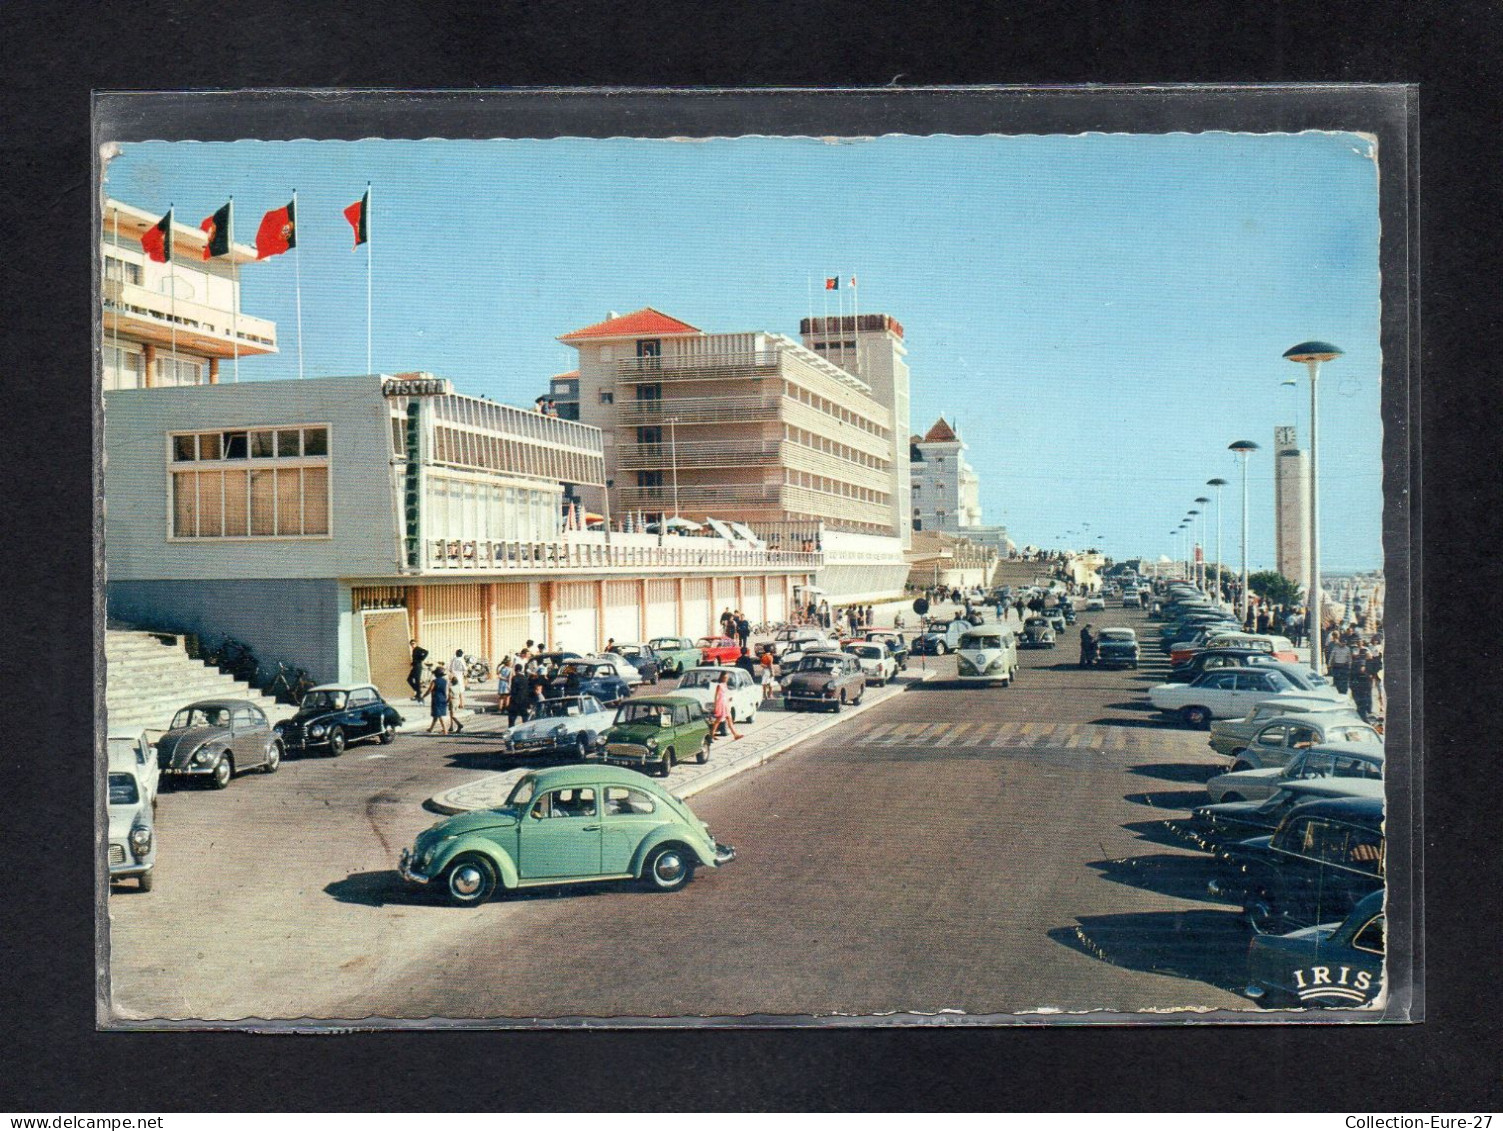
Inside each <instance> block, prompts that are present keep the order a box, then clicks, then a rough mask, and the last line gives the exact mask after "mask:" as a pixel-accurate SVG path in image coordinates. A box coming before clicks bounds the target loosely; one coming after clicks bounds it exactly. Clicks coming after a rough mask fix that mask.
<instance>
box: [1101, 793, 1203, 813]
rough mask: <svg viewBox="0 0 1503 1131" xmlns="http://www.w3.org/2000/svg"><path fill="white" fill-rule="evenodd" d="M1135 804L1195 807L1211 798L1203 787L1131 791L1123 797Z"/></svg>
mask: <svg viewBox="0 0 1503 1131" xmlns="http://www.w3.org/2000/svg"><path fill="white" fill-rule="evenodd" d="M1122 800H1123V801H1131V802H1132V803H1133V804H1134V805H1147V806H1149V807H1150V808H1152V809H1193V808H1195V806H1197V805H1204V804H1205V803H1206V802H1207V801H1209V800H1210V798H1209V796H1207V794H1206V791H1205V790H1203V789H1173V790H1163V791H1161V792H1157V793H1129V794H1127V795H1126V796H1125V797H1123V798H1122Z"/></svg>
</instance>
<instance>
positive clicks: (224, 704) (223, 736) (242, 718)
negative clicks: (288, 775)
mask: <svg viewBox="0 0 1503 1131" xmlns="http://www.w3.org/2000/svg"><path fill="white" fill-rule="evenodd" d="M282 751H283V746H282V740H281V739H280V738H279V737H278V736H277V735H276V733H275V732H274V731H273V730H272V729H271V724H270V723H268V722H267V721H266V715H265V714H264V713H262V711H261V708H260V707H257V706H256V705H255V704H254V703H249V702H247V701H246V700H244V699H203V700H200V701H199V702H197V703H194V704H191V705H190V706H187V707H184V708H183V709H182V710H181V711H179V712H178V713H177V714H176V715H174V716H173V717H172V726H171V728H170V729H168V731H167V733H166V734H164V735H162V737H161V738H159V739H157V763H158V765H160V766H161V768H162V772H163V773H164V774H169V775H171V776H173V777H182V778H196V779H198V780H199V781H206V782H208V783H209V785H210V786H212V787H213V788H214V789H223V788H224V787H225V786H227V785H229V784H230V779H231V778H232V777H234V776H235V775H236V774H239V773H244V772H245V771H246V770H254V769H257V768H259V769H261V770H263V771H264V772H266V773H268V774H274V773H276V772H277V767H278V766H280V765H281V764H282Z"/></svg>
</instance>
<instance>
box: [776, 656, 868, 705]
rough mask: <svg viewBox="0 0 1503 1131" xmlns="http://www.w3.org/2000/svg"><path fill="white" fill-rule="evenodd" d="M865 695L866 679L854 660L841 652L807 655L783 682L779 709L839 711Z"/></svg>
mask: <svg viewBox="0 0 1503 1131" xmlns="http://www.w3.org/2000/svg"><path fill="white" fill-rule="evenodd" d="M865 694H866V675H865V674H864V673H863V672H862V670H861V663H860V661H858V660H857V659H856V657H855V656H848V655H846V654H845V653H843V652H809V653H807V654H806V655H805V656H804V658H803V659H802V660H800V661H799V664H798V667H797V668H795V669H794V670H793V672H792V673H791V674H789V675H788V676H787V678H785V679H784V680H783V706H784V708H785V709H787V710H789V711H802V710H804V709H805V708H806V707H820V708H824V707H828V708H829V709H830V710H832V711H839V710H840V708H841V707H842V706H843V705H845V704H846V703H852V704H855V703H859V702H861V698H862V696H863V695H865Z"/></svg>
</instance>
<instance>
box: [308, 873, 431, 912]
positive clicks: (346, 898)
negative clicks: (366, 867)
mask: <svg viewBox="0 0 1503 1131" xmlns="http://www.w3.org/2000/svg"><path fill="white" fill-rule="evenodd" d="M324 891H326V892H328V893H329V894H330V895H332V896H333V897H334V898H335V899H337V900H339V902H340V903H356V904H359V905H360V906H362V907H391V906H398V907H426V906H431V905H433V904H435V903H439V902H441V901H442V900H441V897H440V896H439V894H438V893H437V892H436V891H434V890H432V889H431V888H420V887H414V886H411V885H409V884H408V883H407V882H406V881H405V880H403V879H402V877H401V876H399V875H397V873H396V872H395V871H392V870H390V869H388V870H385V871H381V872H351V873H350V874H349V875H348V876H346V877H345V878H344V879H342V880H335V881H334V882H333V883H331V884H326V885H325V886H324Z"/></svg>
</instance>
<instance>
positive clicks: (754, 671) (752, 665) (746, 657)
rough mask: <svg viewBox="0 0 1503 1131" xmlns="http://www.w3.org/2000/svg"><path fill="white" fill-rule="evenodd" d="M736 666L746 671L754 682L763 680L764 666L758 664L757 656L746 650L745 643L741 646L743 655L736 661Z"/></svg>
mask: <svg viewBox="0 0 1503 1131" xmlns="http://www.w3.org/2000/svg"><path fill="white" fill-rule="evenodd" d="M736 666H737V667H738V668H740V669H741V670H742V671H744V672H745V673H746V674H747V675H749V676H751V677H752V679H754V680H759V679H761V678H762V665H761V664H760V663H758V662H757V658H756V657H755V656H753V655H752V654H751V653H750V652H748V651H747V650H746V644H745V642H744V641H743V642H742V645H741V655H740V656H739V657H737V659H736Z"/></svg>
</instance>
